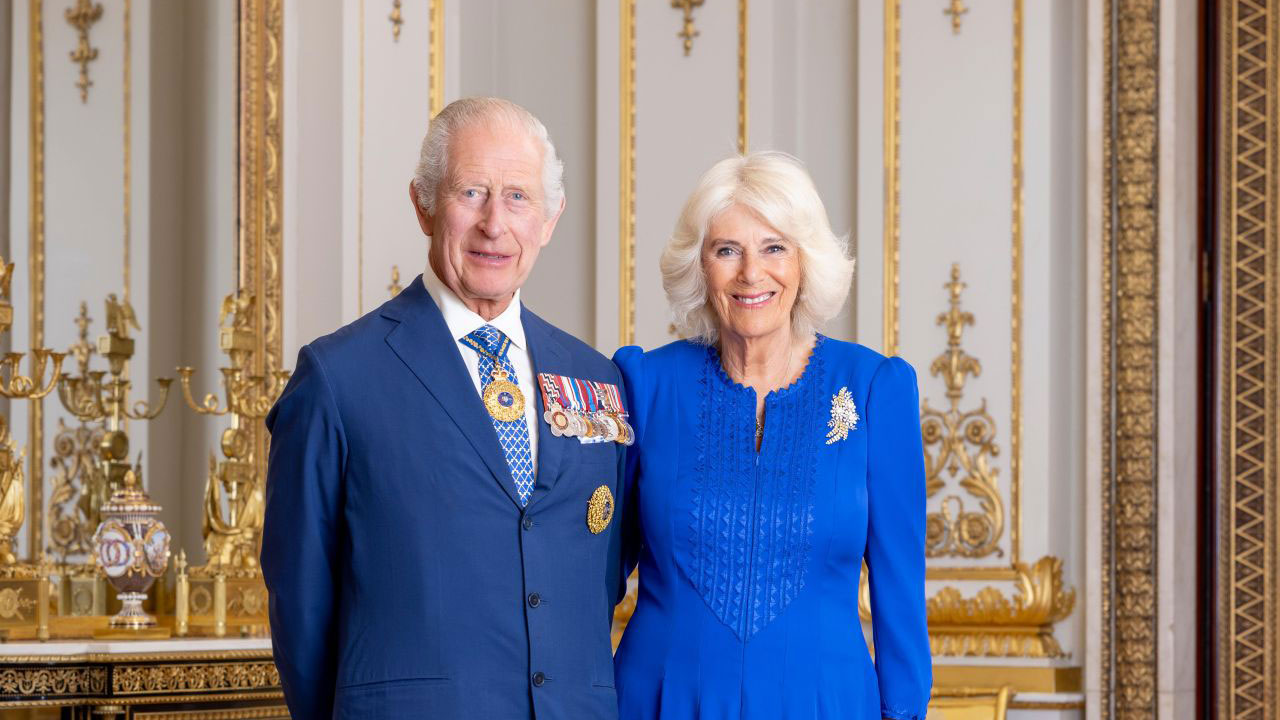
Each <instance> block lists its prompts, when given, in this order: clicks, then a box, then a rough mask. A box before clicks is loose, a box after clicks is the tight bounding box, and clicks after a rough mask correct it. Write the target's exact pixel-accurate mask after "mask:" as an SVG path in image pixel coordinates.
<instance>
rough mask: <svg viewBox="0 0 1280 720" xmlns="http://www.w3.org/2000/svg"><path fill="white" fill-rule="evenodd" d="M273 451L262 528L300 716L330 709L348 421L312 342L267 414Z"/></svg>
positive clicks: (274, 620)
mask: <svg viewBox="0 0 1280 720" xmlns="http://www.w3.org/2000/svg"><path fill="white" fill-rule="evenodd" d="M266 423H267V430H268V431H269V432H270V433H271V450H270V453H269V456H268V462H267V507H266V517H265V519H264V522H263V529H262V574H263V578H264V579H265V580H266V583H267V589H268V590H269V593H270V594H269V597H270V604H269V612H270V617H271V636H272V643H273V645H274V654H275V662H276V667H277V668H279V670H280V679H281V682H282V684H283V686H284V693H285V699H286V700H287V702H288V704H289V711H290V713H291V714H292V715H293V717H295V718H307V719H308V720H312V719H316V720H319V719H320V718H326V719H327V718H329V717H330V716H331V715H332V714H333V693H334V688H335V686H336V681H337V678H336V675H337V657H336V649H335V644H334V643H335V639H336V637H337V632H336V630H337V626H336V620H335V618H336V606H337V597H338V593H337V578H338V560H337V555H338V550H337V548H338V532H339V522H338V518H339V515H340V507H339V498H340V497H341V494H340V487H341V484H342V472H343V467H344V464H345V457H346V441H345V437H344V433H343V430H342V422H341V419H340V418H339V415H338V410H337V405H336V404H335V402H334V396H333V391H332V389H331V388H330V386H329V382H328V380H327V378H326V377H325V373H324V368H323V366H322V365H321V363H320V359H319V357H318V356H317V355H316V351H315V350H313V349H312V348H310V347H309V346H308V347H304V348H302V351H301V352H300V353H299V354H298V364H297V369H296V370H295V371H294V373H293V377H292V378H291V379H290V381H289V384H288V386H286V387H285V390H284V393H283V394H282V395H281V396H280V399H279V400H278V401H276V404H275V407H273V408H272V409H271V412H270V413H269V414H268V415H267V421H266Z"/></svg>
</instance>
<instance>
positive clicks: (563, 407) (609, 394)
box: [538, 373, 636, 445]
mask: <svg viewBox="0 0 1280 720" xmlns="http://www.w3.org/2000/svg"><path fill="white" fill-rule="evenodd" d="M538 387H539V389H540V390H541V391H542V407H543V408H545V410H544V411H543V413H542V419H543V420H545V421H546V423H547V424H548V425H550V426H551V434H552V435H555V436H556V437H576V438H577V439H578V442H580V443H583V444H588V443H597V442H616V443H621V444H623V445H630V444H632V443H634V442H635V441H636V433H635V430H634V429H632V427H631V424H630V423H628V422H627V411H626V408H624V407H623V405H622V393H620V392H618V386H617V385H611V384H609V383H602V382H596V381H594V380H580V379H578V378H571V377H568V376H565V375H553V374H551V373H539V374H538Z"/></svg>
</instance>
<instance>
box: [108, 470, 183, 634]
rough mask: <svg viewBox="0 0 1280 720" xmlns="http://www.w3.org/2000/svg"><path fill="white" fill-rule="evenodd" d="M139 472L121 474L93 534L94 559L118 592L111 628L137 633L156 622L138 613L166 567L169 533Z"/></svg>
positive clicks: (142, 613)
mask: <svg viewBox="0 0 1280 720" xmlns="http://www.w3.org/2000/svg"><path fill="white" fill-rule="evenodd" d="M141 474H142V468H141V466H140V465H135V466H134V467H133V468H131V469H129V470H127V471H126V472H125V473H124V477H123V481H122V483H121V486H120V487H119V489H117V490H116V491H115V492H114V493H113V494H112V495H111V499H110V500H108V501H107V503H106V504H104V505H103V506H102V509H101V516H102V522H101V523H100V524H99V525H98V530H97V532H95V533H94V536H93V550H94V558H95V560H96V562H97V564H98V567H99V568H101V569H102V572H103V573H104V574H105V575H106V576H107V581H108V582H110V583H111V586H112V587H114V588H115V589H116V593H117V597H119V598H120V601H121V603H123V607H122V608H121V609H120V612H118V613H116V615H115V616H114V617H112V618H111V622H110V627H112V628H123V629H127V630H141V629H144V628H151V627H155V625H156V619H155V618H154V617H152V616H150V615H148V614H147V613H146V611H144V610H143V609H142V602H143V601H144V600H146V599H147V590H148V589H150V588H151V584H152V583H154V582H155V580H156V578H158V577H160V576H161V575H163V574H164V572H165V570H166V569H167V568H168V567H169V531H168V530H167V529H165V526H164V523H162V522H160V521H159V520H158V519H156V516H157V515H158V514H159V513H160V506H159V505H157V504H155V503H154V502H152V501H151V498H150V497H148V495H147V492H146V490H143V489H142V478H141Z"/></svg>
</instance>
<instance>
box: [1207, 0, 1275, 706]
mask: <svg viewBox="0 0 1280 720" xmlns="http://www.w3.org/2000/svg"><path fill="white" fill-rule="evenodd" d="M1217 7H1218V8H1219V13H1220V15H1219V27H1220V28H1221V30H1220V32H1221V35H1220V42H1221V46H1220V53H1221V55H1220V70H1219V78H1218V83H1217V85H1218V87H1219V88H1221V97H1220V98H1219V103H1218V107H1219V108H1221V110H1220V112H1221V115H1220V116H1219V117H1220V119H1221V131H1220V132H1221V135H1220V136H1219V137H1218V138H1217V143H1218V157H1219V158H1220V164H1219V165H1218V172H1219V173H1220V174H1219V182H1218V185H1219V187H1220V188H1221V193H1222V195H1221V198H1220V199H1221V202H1220V205H1219V207H1220V208H1221V209H1220V211H1219V212H1220V215H1219V218H1218V222H1219V228H1220V231H1219V232H1220V234H1219V237H1220V248H1221V250H1220V253H1221V254H1220V257H1219V261H1218V266H1219V268H1220V272H1221V277H1220V279H1221V295H1220V306H1219V307H1220V308H1221V310H1220V312H1221V315H1220V317H1221V325H1222V339H1221V346H1220V347H1221V353H1220V355H1219V357H1220V358H1221V360H1220V362H1221V369H1220V377H1221V380H1220V382H1221V385H1220V395H1221V398H1222V408H1221V409H1222V415H1221V424H1222V439H1221V448H1220V451H1219V453H1220V454H1219V457H1218V462H1219V478H1220V482H1221V489H1220V491H1219V495H1218V497H1219V498H1220V503H1221V515H1220V520H1219V522H1220V524H1221V530H1220V532H1221V536H1220V539H1219V548H1220V553H1219V557H1220V558H1221V561H1220V562H1221V566H1220V570H1219V572H1220V575H1219V578H1220V581H1219V584H1218V585H1219V587H1220V588H1221V591H1220V592H1221V596H1220V598H1221V600H1220V602H1219V604H1218V607H1219V610H1218V611H1217V613H1216V615H1217V617H1216V618H1215V621H1216V623H1217V625H1218V638H1219V643H1220V645H1219V648H1218V657H1219V660H1218V667H1219V676H1218V689H1219V692H1218V716H1219V717H1223V718H1228V717H1230V718H1248V719H1252V718H1270V717H1274V716H1275V698H1276V695H1277V692H1280V682H1278V680H1277V663H1280V648H1277V620H1276V610H1277V604H1276V593H1277V589H1278V588H1277V575H1276V560H1277V551H1276V547H1277V542H1278V541H1280V537H1278V536H1277V527H1276V501H1277V496H1278V495H1280V395H1278V392H1280V391H1278V390H1277V385H1278V384H1280V360H1278V358H1280V259H1278V258H1280V228H1278V227H1277V212H1278V211H1280V197H1278V195H1280V157H1278V156H1277V153H1278V152H1280V111H1278V110H1277V103H1278V102H1280V100H1278V98H1280V57H1278V55H1280V2H1278V1H1277V0H1236V1H1235V2H1224V3H1220V4H1218V6H1217Z"/></svg>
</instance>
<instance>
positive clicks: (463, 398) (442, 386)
mask: <svg viewBox="0 0 1280 720" xmlns="http://www.w3.org/2000/svg"><path fill="white" fill-rule="evenodd" d="M382 315H383V316H384V317H387V318H389V319H392V320H395V321H397V322H399V325H397V326H396V327H395V328H394V329H392V331H391V332H390V333H388V334H387V345H389V346H390V347H391V350H392V351H393V352H394V353H395V354H396V355H397V356H399V358H400V360H401V361H402V362H404V364H405V365H407V366H408V367H409V370H410V371H411V372H413V374H414V376H415V377H417V378H418V382H420V383H422V385H423V387H425V388H426V389H427V392H429V393H431V395H432V396H434V397H435V399H436V400H437V401H438V402H439V403H440V406H441V407H443V408H444V410H445V412H446V413H447V414H448V415H449V417H450V418H452V419H453V422H454V423H455V424H456V425H457V426H458V429H459V430H461V431H462V435H463V436H464V437H466V438H467V441H468V442H469V443H471V446H472V447H473V448H474V449H475V451H476V454H477V455H479V456H480V459H481V460H482V461H484V464H485V466H486V467H488V468H489V472H491V473H492V474H493V478H494V480H496V481H497V483H498V485H499V486H500V487H501V488H502V491H503V492H505V493H506V494H507V497H509V498H511V502H513V503H515V504H516V507H519V506H520V500H519V498H518V497H517V496H516V492H515V482H514V481H513V480H512V479H511V469H510V468H509V467H508V466H507V459H506V455H504V454H503V452H502V445H501V444H500V443H499V442H498V434H497V432H495V431H494V429H493V421H492V420H491V419H490V418H489V415H488V413H486V412H485V410H484V405H483V404H482V403H481V402H480V398H479V397H477V395H476V391H475V383H474V382H473V381H472V379H471V376H470V374H469V373H468V372H467V366H466V365H465V364H463V362H462V354H461V353H460V352H459V350H458V343H457V341H456V340H455V339H454V338H453V336H452V335H450V333H449V326H448V325H446V324H445V322H444V315H442V314H441V313H440V308H438V307H437V306H436V303H435V301H434V300H432V298H431V295H430V293H428V292H427V289H426V287H425V286H424V285H423V284H422V276H421V275H419V276H418V278H417V279H416V280H414V282H413V283H411V284H410V285H409V287H407V288H405V289H404V290H402V291H401V292H400V294H399V295H397V296H396V297H395V298H394V299H393V300H392V301H391V302H390V303H388V304H387V306H386V307H385V308H384V309H383V311H382ZM535 367H536V363H535ZM534 394H535V395H536V394H537V392H536V390H535V391H534ZM539 439H540V440H541V436H539ZM542 447H545V445H542V444H541V443H540V444H539V449H542ZM539 466H541V463H539Z"/></svg>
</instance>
